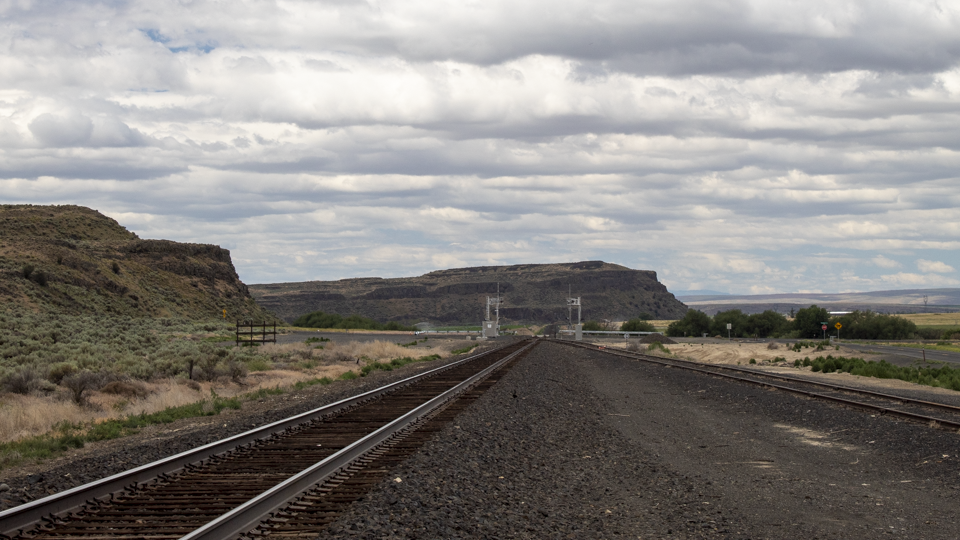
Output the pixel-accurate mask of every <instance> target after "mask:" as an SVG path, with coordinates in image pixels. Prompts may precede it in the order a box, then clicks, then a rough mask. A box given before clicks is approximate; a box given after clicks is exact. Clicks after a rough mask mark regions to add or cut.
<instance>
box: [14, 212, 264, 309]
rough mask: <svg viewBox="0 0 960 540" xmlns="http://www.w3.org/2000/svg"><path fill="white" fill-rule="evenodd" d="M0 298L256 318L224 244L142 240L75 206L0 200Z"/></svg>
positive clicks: (38, 304) (47, 305) (34, 305)
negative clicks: (14, 202)
mask: <svg viewBox="0 0 960 540" xmlns="http://www.w3.org/2000/svg"><path fill="white" fill-rule="evenodd" d="M0 305H2V306H3V308H4V309H6V310H10V309H25V310H30V311H34V312H40V313H59V314H66V315H102V314H112V315H129V316H133V317H185V318H189V319H210V318H215V317H216V318H219V317H221V316H222V314H223V310H224V309H226V310H227V319H228V320H234V319H247V318H250V319H256V320H263V319H264V318H267V319H269V320H272V316H271V315H270V314H269V313H267V312H266V311H264V310H263V309H262V308H261V307H260V306H258V305H257V304H256V303H255V302H254V301H253V299H252V298H251V297H250V293H249V291H248V290H247V286H246V285H244V284H243V283H242V282H241V281H240V277H239V276H238V275H237V271H236V269H235V268H234V266H233V262H232V261H231V259H230V252H229V251H228V250H226V249H222V248H220V247H219V246H214V245H209V244H184V243H179V242H171V241H169V240H143V239H141V238H138V237H137V235H136V234H134V233H132V232H130V231H128V230H127V229H125V228H124V227H122V226H121V225H120V224H119V223H117V222H116V221H115V220H113V219H110V218H108V217H107V216H104V215H103V214H101V213H99V212H97V211H96V210H92V209H90V208H85V207H82V206H71V205H64V206H34V205H0Z"/></svg>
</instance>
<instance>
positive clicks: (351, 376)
mask: <svg viewBox="0 0 960 540" xmlns="http://www.w3.org/2000/svg"><path fill="white" fill-rule="evenodd" d="M356 378H357V374H356V373H354V372H352V371H348V372H346V373H342V374H341V375H340V376H339V377H337V379H339V380H341V381H352V380H354V379H356Z"/></svg>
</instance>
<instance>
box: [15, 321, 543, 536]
mask: <svg viewBox="0 0 960 540" xmlns="http://www.w3.org/2000/svg"><path fill="white" fill-rule="evenodd" d="M535 344H536V340H525V341H521V342H518V343H513V344H509V345H506V346H504V347H500V348H498V349H494V350H491V351H487V352H485V353H481V354H478V355H474V356H472V357H469V358H467V359H464V360H462V361H459V362H455V363H452V364H449V365H447V366H443V367H441V368H437V369H434V370H431V371H428V372H426V373H423V374H420V375H417V376H415V377H410V378H408V379H404V380H403V381H399V382H397V383H393V384H390V385H387V386H384V387H382V388H378V389H376V390H372V391H370V392H366V393H364V394H360V395H358V396H354V397H352V398H349V399H346V400H342V401H339V402H337V403H334V404H331V405H328V406H325V407H321V408H319V409H315V410H313V411H310V412H307V413H304V414H301V415H297V416H295V417H292V418H289V419H286V420H282V421H280V422H275V423H273V424H270V425H268V426H263V427H261V428H258V429H256V430H252V431H250V432H247V433H243V434H240V435H236V436H234V437H230V438H229V439H225V440H223V441H218V442H215V443H212V444H209V445H206V446H203V447H200V448H197V449H195V450H191V451H189V452H185V453H183V454H178V455H176V456H172V457H169V458H166V459H163V460H160V461H157V462H155V463H151V464H149V465H145V466H142V467H139V468H136V469H132V470H130V471H126V472H124V473H120V474H118V475H114V476H112V477H109V478H105V479H103V480H99V481H96V482H92V483H90V484H86V485H84V486H79V487H77V488H74V489H70V490H67V491H64V492H62V493H58V494H56V495H51V496H50V497H46V498H44V499H40V500H37V501H33V502H30V503H27V504H24V505H21V506H18V507H15V508H11V509H9V510H7V511H4V512H2V513H0V538H17V539H38V540H39V539H51V540H53V539H57V540H62V539H77V540H79V539H84V540H115V539H134V538H137V539H142V538H149V539H157V540H160V539H168V538H169V539H172V538H183V539H190V540H200V539H203V540H208V539H227V538H237V537H240V536H241V535H243V536H247V537H274V538H283V537H300V536H303V535H309V534H311V533H316V532H317V531H318V530H320V529H321V528H323V527H324V526H325V525H327V524H328V523H330V522H332V521H333V520H334V519H336V515H337V513H338V512H340V511H342V510H343V509H344V508H346V507H347V506H349V504H350V503H352V502H353V501H354V500H356V499H357V498H359V497H360V496H362V495H363V493H365V492H366V491H367V490H368V489H369V488H370V487H372V486H374V485H376V484H377V483H379V482H380V481H381V480H382V478H383V476H384V475H385V474H386V473H387V472H388V471H389V469H390V467H391V466H392V465H395V464H396V463H398V462H399V461H401V460H402V459H403V458H404V457H405V456H406V455H408V454H409V453H411V452H413V451H415V450H416V449H417V448H419V446H420V445H421V444H423V442H425V441H426V440H428V439H429V437H430V435H431V434H432V433H433V432H435V431H437V430H438V429H440V428H442V426H443V425H444V424H445V423H446V422H447V421H449V420H450V419H452V418H453V416H455V415H456V413H457V412H459V410H461V409H463V408H464V407H466V405H467V404H468V403H469V402H470V401H472V400H474V399H476V398H477V397H479V396H480V395H481V394H482V393H483V392H484V391H485V390H486V389H487V388H489V387H490V386H491V385H492V384H494V383H495V382H496V380H497V379H499V377H501V376H502V375H503V374H504V373H505V372H506V370H507V369H509V367H510V366H512V365H513V364H514V363H515V362H517V361H518V360H519V359H520V358H522V357H523V355H525V354H526V352H528V351H529V350H530V349H531V348H532V347H533V346H534V345H535Z"/></svg>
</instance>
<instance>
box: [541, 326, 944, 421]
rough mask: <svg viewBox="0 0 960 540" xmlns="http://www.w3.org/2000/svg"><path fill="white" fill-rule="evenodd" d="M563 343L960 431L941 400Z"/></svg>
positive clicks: (569, 342) (575, 343) (587, 345)
mask: <svg viewBox="0 0 960 540" xmlns="http://www.w3.org/2000/svg"><path fill="white" fill-rule="evenodd" d="M559 343H563V344H564V345H568V346H572V347H580V348H584V349H590V350H596V351H600V352H603V353H606V354H611V355H614V356H620V357H624V358H630V359H633V360H641V361H644V362H649V363H652V364H659V365H661V366H665V367H670V368H680V369H686V370H689V371H695V372H698V373H703V374H706V375H712V376H715V377H721V378H724V379H731V380H735V381H740V382H744V383H749V384H755V385H760V386H765V387H768V388H775V389H777V390H781V391H785V392H790V393H794V394H800V395H803V396H807V397H811V398H815V399H821V400H826V401H832V402H835V403H840V404H843V405H848V406H851V407H858V408H862V409H867V410H871V411H875V412H877V413H879V414H881V415H889V416H897V417H900V418H905V419H908V420H914V421H918V422H924V423H927V424H929V425H931V426H933V427H937V428H940V429H947V430H951V431H957V430H960V406H956V405H950V404H948V403H938V402H934V401H926V400H922V399H916V398H912V397H909V396H903V395H896V394H890V393H885V392H875V391H872V390H865V389H862V388H853V387H850V386H844V385H840V384H831V383H827V382H821V381H813V380H809V379H801V378H798V377H790V376H786V375H776V374H773V373H765V372H762V371H759V370H755V369H748V368H743V367H737V366H728V365H719V364H701V363H699V362H691V361H689V360H679V359H674V358H662V357H658V356H650V355H646V354H642V353H635V352H630V351H624V350H620V349H609V348H606V347H604V346H602V345H599V346H598V345H592V344H586V343H577V342H571V341H562V340H561V341H559ZM932 411H935V412H936V414H939V415H940V416H931V412H932Z"/></svg>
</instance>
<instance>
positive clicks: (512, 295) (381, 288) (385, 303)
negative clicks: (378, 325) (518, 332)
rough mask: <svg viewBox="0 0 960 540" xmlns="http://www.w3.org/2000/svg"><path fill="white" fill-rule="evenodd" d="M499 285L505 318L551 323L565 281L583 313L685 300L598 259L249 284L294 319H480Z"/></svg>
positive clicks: (624, 315)
mask: <svg viewBox="0 0 960 540" xmlns="http://www.w3.org/2000/svg"><path fill="white" fill-rule="evenodd" d="M498 284H499V287H500V292H501V294H502V296H503V300H504V308H502V309H501V310H500V316H501V318H502V319H506V320H507V322H511V321H512V322H538V323H551V322H557V321H565V320H566V318H567V308H566V300H565V299H566V297H567V291H568V287H569V288H570V289H571V290H572V293H573V296H580V297H581V298H582V302H583V317H584V320H587V319H595V320H600V319H610V320H625V319H628V318H631V317H636V316H637V315H639V314H640V313H642V312H646V313H649V314H651V315H653V316H654V317H655V318H659V319H673V318H679V317H682V316H683V314H684V312H686V309H687V308H686V306H684V305H683V304H682V303H680V302H679V301H678V300H677V299H676V298H674V296H673V295H672V294H670V293H669V292H668V291H667V289H666V287H664V286H663V285H662V284H660V282H658V281H657V274H656V272H652V271H649V270H632V269H630V268H627V267H624V266H620V265H617V264H610V263H605V262H603V261H588V262H579V263H563V264H518V265H513V266H481V267H473V268H455V269H451V270H438V271H436V272H430V273H428V274H424V275H422V276H418V277H408V278H393V279H383V278H355V279H342V280H339V281H307V282H302V283H275V284H260V285H250V293H251V294H252V295H253V297H254V298H256V300H257V302H258V303H260V305H262V306H263V307H264V308H266V309H269V310H271V311H273V312H274V313H276V314H277V315H279V316H280V317H281V318H283V319H285V320H287V321H292V320H293V319H295V318H296V317H298V316H299V315H303V314H304V313H308V312H311V311H317V310H320V311H324V312H327V313H337V314H340V315H351V314H355V313H356V314H359V315H362V316H364V317H370V318H373V319H376V320H379V321H401V322H407V323H417V322H432V323H436V324H448V325H463V324H479V322H480V321H481V320H482V319H483V314H484V311H485V308H486V297H487V296H494V295H495V294H496V291H497V286H498Z"/></svg>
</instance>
